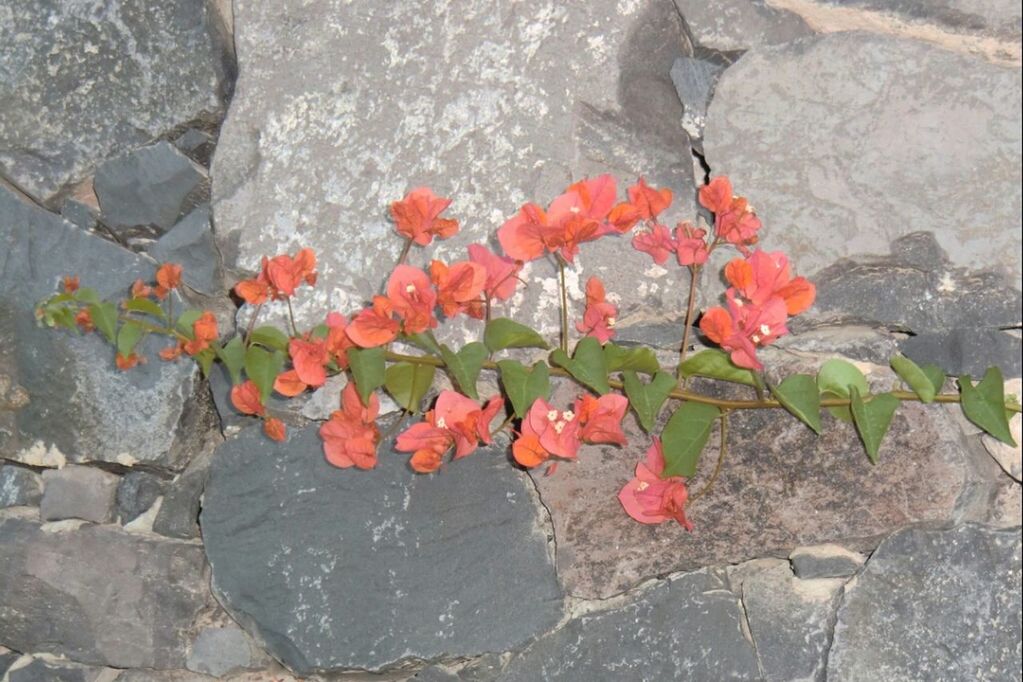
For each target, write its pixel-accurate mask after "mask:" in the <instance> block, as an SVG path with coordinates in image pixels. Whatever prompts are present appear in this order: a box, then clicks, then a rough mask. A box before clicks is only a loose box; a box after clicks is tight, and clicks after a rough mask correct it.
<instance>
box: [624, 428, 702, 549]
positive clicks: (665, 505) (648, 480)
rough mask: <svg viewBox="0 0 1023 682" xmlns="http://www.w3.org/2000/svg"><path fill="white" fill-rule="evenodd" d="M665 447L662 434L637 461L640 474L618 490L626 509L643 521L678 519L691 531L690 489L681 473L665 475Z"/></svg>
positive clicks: (652, 522) (637, 472)
mask: <svg viewBox="0 0 1023 682" xmlns="http://www.w3.org/2000/svg"><path fill="white" fill-rule="evenodd" d="M663 471H664V451H663V450H662V446H661V441H660V439H659V438H654V442H653V444H652V445H651V446H650V449H649V450H647V453H646V458H645V460H644V461H642V462H640V463H639V464H637V465H636V477H635V478H634V479H632V480H631V481H629V482H628V483H626V484H625V487H624V488H622V489H621V492H619V493H618V500H619V501H620V502H621V503H622V507H624V508H625V511H626V513H627V514H628V515H629V516H631V517H632V518H634V519H635V520H637V521H639V522H640V523H649V524H656V523H664V522H665V521H671V520H675V521H677V522H678V524H679V525H680V526H682V527H683V528H685V529H686V530H688V531H692V530H693V524H692V523H691V522H690V521H689V519H688V518H686V503H687V502H688V500H689V490H688V489H687V488H686V480H685V479H684V478H682V477H681V476H669V477H668V478H662V477H661V474H662V472H663Z"/></svg>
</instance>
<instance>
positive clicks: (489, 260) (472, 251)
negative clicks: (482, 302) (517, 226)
mask: <svg viewBox="0 0 1023 682" xmlns="http://www.w3.org/2000/svg"><path fill="white" fill-rule="evenodd" d="M468 250H469V260H470V261H472V262H473V263H477V264H479V265H481V266H483V269H484V270H485V271H486V273H487V281H486V284H484V286H483V294H484V295H485V296H486V297H487V298H489V299H497V300H499V301H506V300H508V299H509V298H511V297H512V294H514V293H515V287H516V285H518V283H519V280H518V274H519V271H520V270H522V262H521V261H517V260H513V259H511V258H506V257H505V256H498V255H497V254H496V253H493V252H492V251H491V250H490V249H488V248H487V247H485V246H483V245H482V244H470V245H469V249H468Z"/></svg>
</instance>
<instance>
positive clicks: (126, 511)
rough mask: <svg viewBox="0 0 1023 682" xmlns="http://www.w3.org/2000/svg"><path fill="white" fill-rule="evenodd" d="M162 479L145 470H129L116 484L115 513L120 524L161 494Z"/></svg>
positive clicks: (133, 516) (136, 515)
mask: <svg viewBox="0 0 1023 682" xmlns="http://www.w3.org/2000/svg"><path fill="white" fill-rule="evenodd" d="M163 489H164V480H163V479H162V478H160V477H159V476H156V475H155V474H151V473H148V472H145V471H131V472H129V473H127V474H125V475H124V476H123V477H122V478H121V482H120V484H119V485H118V486H117V513H118V516H119V517H120V521H121V525H124V524H126V523H129V522H131V521H133V520H134V519H135V518H137V517H138V516H139V514H142V513H144V512H145V511H146V510H147V509H149V508H150V507H152V506H153V503H154V502H156V499H157V498H158V497H160V495H162V494H163Z"/></svg>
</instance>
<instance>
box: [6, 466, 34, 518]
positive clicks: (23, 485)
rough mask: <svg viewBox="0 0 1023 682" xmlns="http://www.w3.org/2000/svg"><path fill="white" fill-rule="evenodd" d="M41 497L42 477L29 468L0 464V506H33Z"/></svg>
mask: <svg viewBox="0 0 1023 682" xmlns="http://www.w3.org/2000/svg"><path fill="white" fill-rule="evenodd" d="M42 498H43V479H42V477H40V476H39V474H37V473H35V472H34V471H32V470H31V469H25V468H23V467H18V466H11V465H9V464H8V465H6V466H4V465H0V508H3V507H21V506H35V505H38V504H39V500H41V499H42Z"/></svg>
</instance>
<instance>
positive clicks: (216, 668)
mask: <svg viewBox="0 0 1023 682" xmlns="http://www.w3.org/2000/svg"><path fill="white" fill-rule="evenodd" d="M254 661H255V658H254V657H253V655H252V647H251V646H250V645H249V638H248V636H247V635H246V634H245V633H244V632H242V630H241V629H240V628H237V627H225V628H205V629H203V630H202V632H200V633H199V636H198V637H196V638H195V641H194V642H192V648H191V649H190V650H189V652H188V662H187V666H188V669H189V670H192V671H194V672H197V673H207V674H209V675H212V676H214V677H221V676H223V675H227V674H228V673H232V672H238V671H240V670H245V669H247V668H251V667H252V666H253V663H254Z"/></svg>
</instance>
